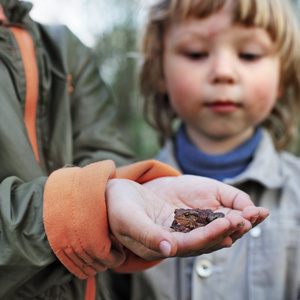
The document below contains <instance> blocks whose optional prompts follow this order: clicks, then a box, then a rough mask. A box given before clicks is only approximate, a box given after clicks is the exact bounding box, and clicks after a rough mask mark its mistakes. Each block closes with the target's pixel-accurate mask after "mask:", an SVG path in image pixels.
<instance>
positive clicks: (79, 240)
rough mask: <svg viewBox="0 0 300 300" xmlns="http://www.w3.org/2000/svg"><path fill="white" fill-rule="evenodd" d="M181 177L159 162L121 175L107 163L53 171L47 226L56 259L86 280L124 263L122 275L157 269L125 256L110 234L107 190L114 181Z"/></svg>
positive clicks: (124, 169)
mask: <svg viewBox="0 0 300 300" xmlns="http://www.w3.org/2000/svg"><path fill="white" fill-rule="evenodd" d="M178 175H180V173H179V172H177V171H175V170H174V169H173V168H171V167H169V166H167V165H165V164H163V163H160V162H158V161H155V160H147V161H143V162H139V163H135V164H132V165H129V166H126V167H122V168H119V169H118V170H117V171H116V169H115V165H114V163H113V162H112V161H110V160H107V161H102V162H98V163H93V164H90V165H88V166H86V167H83V168H79V167H69V168H63V169H59V170H57V171H55V172H53V173H52V174H51V175H50V176H49V178H48V180H47V182H46V186H45V191H44V226H45V230H46V234H47V237H48V241H49V243H50V246H51V248H52V250H53V251H54V253H55V255H56V256H57V257H58V258H59V259H60V261H61V262H62V263H63V264H64V265H65V266H66V268H67V269H68V270H69V271H70V272H72V273H73V274H74V275H76V276H77V277H79V278H81V279H84V278H87V277H90V276H93V275H95V274H96V273H97V272H99V271H104V270H105V269H107V268H112V267H116V266H119V265H122V263H123V265H122V267H120V271H122V272H127V271H128V272H129V271H130V272H132V271H137V270H142V269H146V268H148V267H150V266H152V265H154V264H156V263H153V262H148V261H145V260H143V259H141V258H139V257H137V256H135V255H134V254H133V253H131V252H130V253H127V252H129V251H128V250H127V249H125V251H126V253H125V252H124V250H123V249H122V247H121V245H120V243H119V242H117V241H116V240H115V238H114V237H113V236H112V235H111V234H110V232H109V227H108V221H107V211H106V202H105V188H106V184H107V180H108V179H110V178H116V177H118V178H127V179H130V180H134V181H136V182H139V183H143V182H146V181H149V180H151V179H154V178H157V177H162V176H178ZM125 256H126V257H125ZM124 261H125V262H124Z"/></svg>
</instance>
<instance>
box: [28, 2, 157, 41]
mask: <svg viewBox="0 0 300 300" xmlns="http://www.w3.org/2000/svg"><path fill="white" fill-rule="evenodd" d="M28 1H30V2H32V3H33V9H32V11H31V16H32V18H33V19H35V20H36V21H39V22H41V23H46V24H53V23H56V24H57V23H59V24H65V25H67V26H68V27H69V28H70V29H71V30H72V31H73V32H74V33H75V34H76V35H77V36H78V37H79V38H80V39H81V40H82V41H83V42H84V43H85V44H87V45H88V46H93V43H94V37H95V35H96V34H97V35H99V33H100V34H101V32H104V31H105V30H107V29H109V27H111V26H113V24H115V23H117V22H118V20H119V19H120V17H121V16H120V15H121V13H122V11H121V8H120V6H119V5H118V6H117V5H116V3H117V2H118V1H122V0H115V1H112V0H94V1H91V0H68V1H62V0H48V1H46V0H28ZM152 1H153V0H147V1H145V0H136V2H137V5H138V14H137V16H136V17H137V18H138V19H139V20H142V19H143V18H144V14H145V8H146V7H147V5H148V4H149V3H151V2H152ZM145 2H147V4H145ZM94 3H97V6H96V8H97V9H95V4H94ZM121 3H122V2H121Z"/></svg>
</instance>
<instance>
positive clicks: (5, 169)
mask: <svg viewBox="0 0 300 300" xmlns="http://www.w3.org/2000/svg"><path fill="white" fill-rule="evenodd" d="M1 5H2V8H3V11H4V14H5V16H6V18H7V19H5V18H4V17H3V14H2V21H1V23H2V25H1V26H0V78H1V80H0V87H1V92H0V107H1V109H0V141H1V146H0V166H1V167H0V179H1V184H0V299H3V300H5V299H13V300H17V299H48V300H50V299H55V300H56V299H64V300H66V299H73V300H74V299H84V297H85V287H86V281H85V280H80V279H78V278H76V277H75V276H74V275H73V274H72V273H70V272H69V271H68V270H67V269H66V268H65V266H64V265H63V264H61V263H60V261H59V260H58V259H57V257H56V256H55V255H54V253H53V251H52V249H51V248H50V246H49V242H48V239H47V236H46V233H45V229H44V223H43V191H44V186H45V183H46V181H47V179H48V175H49V174H51V173H52V172H53V171H54V170H56V169H58V168H61V167H64V166H65V165H77V166H85V165H87V164H90V163H92V162H96V161H101V160H104V159H112V160H113V161H114V162H115V163H116V165H117V166H120V165H124V164H128V163H129V162H131V161H132V159H133V154H132V152H131V151H130V150H129V149H128V148H127V147H126V146H125V145H124V143H123V141H122V139H121V138H120V134H119V132H118V129H117V127H116V122H115V107H114V104H113V101H112V99H111V96H110V94H109V92H108V90H107V88H106V87H105V85H104V83H103V81H102V79H101V77H100V74H99V69H98V67H97V58H96V56H95V54H94V53H93V51H91V50H90V49H89V48H87V47H85V46H84V45H83V44H82V43H81V42H80V41H79V40H78V39H77V38H76V37H75V36H74V35H73V34H72V33H71V32H70V31H69V30H68V29H67V28H66V27H64V26H43V25H41V24H37V23H35V22H34V21H32V20H31V18H30V17H29V15H28V12H29V10H30V9H31V4H29V3H26V2H19V1H18V0H1ZM9 26H17V27H18V26H21V28H24V29H26V31H27V32H28V33H29V34H30V36H31V38H32V40H33V42H34V47H35V54H36V61H37V67H38V102H37V106H36V118H35V126H36V132H35V134H36V142H37V147H38V155H39V160H40V162H38V161H37V158H36V156H35V154H34V152H33V148H32V144H31V143H30V139H29V137H28V134H27V130H26V127H25V123H24V114H25V110H26V103H25V99H26V80H25V79H24V78H25V77H24V64H23V60H22V54H21V53H20V49H19V47H18V43H17V41H16V39H15V37H14V35H13V33H12V31H11V29H10V27H9ZM57 222H60V220H57ZM100 276H101V277H102V276H104V274H102V275H98V277H100ZM100 282H102V285H103V280H100ZM99 290H102V291H104V290H105V286H102V287H100V288H99V286H98V294H97V299H100V294H99Z"/></svg>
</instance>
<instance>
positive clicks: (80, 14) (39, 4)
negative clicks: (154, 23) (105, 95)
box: [28, 0, 159, 159]
mask: <svg viewBox="0 0 300 300" xmlns="http://www.w3.org/2000/svg"><path fill="white" fill-rule="evenodd" d="M28 2H31V3H33V9H32V10H31V17H32V18H33V19H34V20H36V21H38V22H40V23H44V24H66V25H67V26H68V27H69V28H70V29H71V30H72V31H73V32H74V33H75V34H76V35H77V36H78V37H79V38H80V39H81V41H82V42H84V43H85V44H86V45H87V46H89V47H92V48H94V49H95V50H96V52H97V53H98V56H99V66H100V68H101V73H102V77H103V79H104V80H105V82H106V83H107V85H108V86H109V87H110V89H111V91H112V93H113V94H114V97H115V99H116V102H117V105H118V120H119V125H120V130H121V131H122V134H123V136H124V138H125V140H126V142H127V144H128V145H130V146H131V148H132V149H133V150H134V151H135V152H136V153H137V155H138V158H139V159H146V158H150V157H153V156H154V155H155V154H156V153H157V151H158V149H159V145H158V139H157V136H156V133H155V131H154V130H153V129H152V128H151V127H150V126H148V125H147V124H146V123H145V122H144V121H143V117H142V112H141V110H142V108H141V106H142V103H141V97H140V95H139V91H138V82H137V77H138V70H137V68H138V65H139V62H140V58H139V55H138V47H139V44H138V40H139V39H138V35H140V32H139V30H140V28H141V27H142V26H141V24H142V22H143V20H144V19H145V11H146V7H147V5H150V4H151V3H152V2H153V1H151V0H147V1H143V0H122V1H120V0H109V1H107V0H68V1H61V0H51V1H44V0H32V1H31V0H28ZM145 2H147V4H145Z"/></svg>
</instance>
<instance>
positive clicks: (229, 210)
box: [106, 175, 269, 260]
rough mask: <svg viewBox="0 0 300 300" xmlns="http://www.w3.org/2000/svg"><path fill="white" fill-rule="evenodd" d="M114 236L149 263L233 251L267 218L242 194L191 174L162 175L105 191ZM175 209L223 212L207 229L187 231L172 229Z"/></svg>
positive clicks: (118, 182)
mask: <svg viewBox="0 0 300 300" xmlns="http://www.w3.org/2000/svg"><path fill="white" fill-rule="evenodd" d="M106 199H107V207H108V220H109V226H110V229H111V232H112V234H113V235H114V236H115V237H116V238H117V239H118V240H119V242H121V243H122V244H123V245H124V246H125V247H127V248H128V249H130V250H131V251H132V252H134V253H135V254H137V255H138V256H140V257H142V258H144V259H147V260H156V259H161V258H165V257H172V256H180V257H184V256H195V255H200V254H203V253H209V252H212V251H215V250H218V249H221V248H224V247H230V246H231V245H232V243H233V242H234V241H236V240H237V239H239V238H241V237H242V236H243V235H244V234H245V233H246V232H248V231H249V230H250V229H251V228H252V227H253V226H256V225H257V224H259V223H260V222H262V221H263V220H264V219H265V218H266V217H267V216H268V214H269V212H268V210H267V209H265V208H260V207H255V206H254V204H253V203H252V201H251V200H250V198H249V196H248V195H247V194H245V193H244V192H242V191H240V190H238V189H236V188H234V187H231V186H229V185H226V184H223V183H221V182H218V181H215V180H212V179H208V178H204V177H199V176H193V175H182V176H178V177H162V178H158V179H154V180H152V181H149V182H147V183H144V184H143V185H140V184H138V183H135V182H133V181H129V180H126V179H111V180H109V182H108V185H107V188H106ZM176 208H201V209H207V208H210V209H212V210H213V211H216V210H217V211H219V212H223V213H224V214H225V217H224V218H219V219H217V220H215V221H213V222H211V223H210V224H208V225H206V226H205V227H200V228H197V229H195V230H192V231H191V232H188V233H181V232H174V231H173V230H172V229H170V225H171V223H172V220H173V217H174V210H175V209H176Z"/></svg>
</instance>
